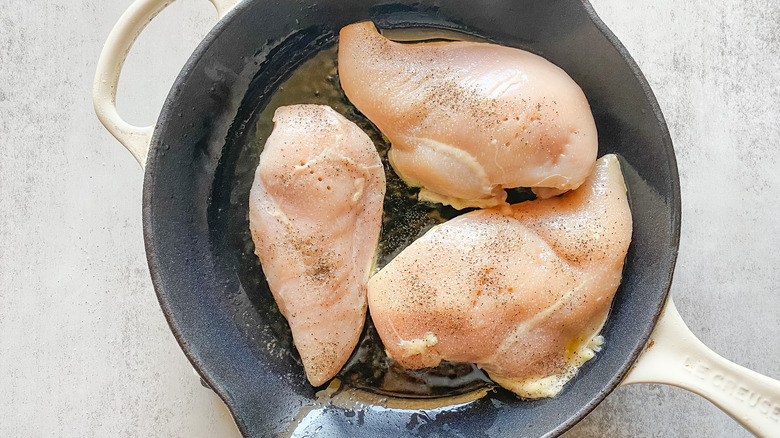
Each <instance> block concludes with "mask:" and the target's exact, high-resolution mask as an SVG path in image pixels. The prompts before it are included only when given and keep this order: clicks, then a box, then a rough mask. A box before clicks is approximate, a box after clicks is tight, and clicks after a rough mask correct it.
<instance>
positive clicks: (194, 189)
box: [96, 0, 680, 437]
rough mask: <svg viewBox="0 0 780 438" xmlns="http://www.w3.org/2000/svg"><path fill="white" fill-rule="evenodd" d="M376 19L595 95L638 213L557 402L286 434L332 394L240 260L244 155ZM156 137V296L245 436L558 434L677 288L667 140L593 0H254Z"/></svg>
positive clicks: (232, 22) (150, 164)
mask: <svg viewBox="0 0 780 438" xmlns="http://www.w3.org/2000/svg"><path fill="white" fill-rule="evenodd" d="M212 2H214V3H215V5H217V7H218V9H219V8H221V10H222V11H223V12H224V11H225V10H227V9H229V6H232V5H230V4H228V5H226V4H225V3H228V2H229V0H219V1H217V0H212ZM164 6H165V5H164V3H163V2H161V1H159V0H157V1H155V0H149V1H144V0H141V1H140V2H137V4H136V5H134V6H133V7H134V8H136V10H135V11H130V12H129V13H134V14H136V15H138V16H143V15H144V14H145V15H148V16H152V15H153V14H154V13H155V11H157V10H160V9H162V8H163V7H164ZM367 19H370V20H373V21H374V22H375V23H377V25H378V27H380V28H383V29H394V28H409V27H412V28H415V27H419V28H439V29H451V30H455V31H458V32H463V33H467V34H473V35H478V36H481V37H484V38H486V39H488V40H490V41H493V42H496V43H499V44H504V45H507V46H513V47H519V48H523V49H526V50H529V51H532V52H534V53H537V54H540V55H542V56H544V57H545V58H547V59H548V60H550V61H552V62H553V63H555V64H557V65H558V66H560V67H562V68H563V69H564V70H565V71H566V72H567V73H568V74H569V75H570V76H571V77H572V78H573V79H574V80H575V81H576V82H577V83H578V84H579V85H580V87H581V88H582V89H583V91H584V92H585V94H586V96H587V97H588V100H589V102H590V105H591V108H592V111H593V115H594V118H595V121H596V125H597V128H598V132H599V156H601V155H603V154H605V153H616V154H619V156H620V157H621V163H622V164H623V170H624V175H625V179H626V183H627V186H628V189H629V195H630V202H631V208H632V212H633V218H634V224H633V226H634V234H633V241H632V244H631V247H630V249H629V252H628V256H627V259H626V264H625V271H624V277H623V282H622V284H621V286H620V288H619V290H618V292H617V295H616V297H615V300H614V303H613V305H612V311H611V314H610V317H609V320H608V321H607V323H606V325H605V327H604V330H603V335H604V337H605V338H606V343H605V347H604V349H603V350H602V351H601V352H600V353H599V354H598V355H597V357H596V359H595V360H592V361H589V362H588V363H586V364H585V365H584V366H583V367H582V369H581V371H580V372H579V374H578V375H577V376H576V377H575V378H574V379H573V380H572V381H571V382H569V383H568V384H567V385H566V386H565V388H564V390H563V392H562V393H561V394H560V395H558V396H557V397H555V398H552V399H544V400H535V401H522V400H520V399H519V398H517V397H515V396H514V395H512V394H511V393H509V392H507V391H504V390H502V389H496V390H494V391H491V392H489V393H488V394H487V395H486V396H484V397H482V398H479V399H477V400H474V401H471V402H467V403H460V404H456V405H446V403H447V402H446V401H442V403H441V404H444V405H445V406H441V407H438V408H431V409H423V410H412V409H400V408H392V407H385V406H383V405H372V404H368V405H362V404H356V405H354V406H352V407H338V406H324V407H321V408H318V409H317V410H316V412H314V413H313V414H311V415H309V416H308V417H306V419H305V421H302V422H300V424H298V425H297V429H296V428H295V426H296V424H295V423H293V424H292V426H291V425H290V424H291V422H292V420H293V419H294V417H295V416H296V414H298V413H299V411H300V409H301V406H302V405H303V406H306V405H312V404H315V403H316V400H317V394H316V393H317V391H320V390H322V388H312V387H311V386H309V384H308V383H307V381H306V379H305V377H304V374H303V369H302V367H301V365H300V362H299V360H298V359H297V355H296V353H295V352H294V347H293V345H292V343H291V339H290V337H289V333H288V331H287V327H286V323H285V321H284V319H283V318H282V317H281V315H279V313H278V310H277V309H276V306H275V304H274V302H273V299H272V297H271V294H270V293H269V292H268V291H267V289H264V288H266V286H265V285H264V283H263V282H262V271H261V270H260V269H259V265H252V264H251V263H250V264H249V265H247V260H248V258H247V256H246V254H251V252H252V248H251V247H249V246H247V245H245V244H244V241H242V240H241V239H238V238H236V237H235V236H237V235H241V233H245V232H246V231H245V230H246V228H247V227H248V219H247V217H246V205H247V196H248V191H249V185H250V184H251V181H246V180H242V179H240V178H237V175H244V174H246V172H247V170H248V169H249V170H250V171H251V169H254V167H255V166H256V164H257V161H256V160H257V156H256V154H255V155H252V153H251V152H248V151H251V150H252V147H251V146H252V145H251V141H252V139H253V135H254V133H253V129H254V126H255V125H256V118H257V114H258V113H259V112H260V110H262V108H263V107H264V105H265V104H266V103H267V100H268V97H269V95H270V94H271V92H273V91H274V90H275V89H276V87H277V86H278V84H279V83H280V82H281V81H282V80H284V79H285V78H286V77H287V75H288V74H289V72H290V71H292V70H293V69H294V68H295V67H296V66H298V65H300V63H301V62H303V61H304V60H306V59H308V58H310V57H311V56H312V55H313V54H315V53H316V52H317V51H319V50H321V49H323V48H326V47H329V46H332V45H333V44H334V43H335V42H336V39H337V35H338V31H339V29H340V28H341V27H343V26H345V25H347V24H350V23H354V22H358V21H363V20H367ZM139 31H140V30H138V29H136V30H133V29H131V28H129V27H128V29H125V33H126V34H127V35H125V36H124V37H125V38H128V39H129V40H130V44H131V43H132V39H133V38H134V36H135V35H130V33H132V32H135V34H137V32H139ZM112 37H113V36H112ZM121 56H123V54H122V55H121ZM122 59H123V58H122ZM101 62H103V60H102V59H101ZM120 65H121V62H120ZM117 75H118V73H117ZM114 79H115V78H114ZM96 84H97V79H96ZM112 92H113V90H112ZM112 97H113V96H112ZM96 106H97V104H96ZM100 112H101V110H100V109H98V113H99V114H100ZM101 119H103V118H101ZM104 123H107V122H106V120H104ZM107 127H109V130H112V128H113V129H114V130H116V131H117V132H120V131H122V130H124V131H126V132H125V134H126V133H127V132H130V131H132V130H133V127H129V125H128V126H121V125H118V124H117V125H116V126H109V125H108V123H107ZM114 130H112V132H114V133H115V135H117V137H118V138H119V137H121V132H120V133H117V132H115V131H114ZM137 131H138V132H139V134H138V135H136V136H135V137H132V136H130V137H127V138H125V140H126V144H127V145H128V148H129V149H131V152H134V155H136V157H137V158H138V159H139V162H141V163H142V165H143V163H144V155H145V151H144V150H143V148H142V147H135V146H134V145H139V144H141V143H143V141H144V138H145V136H147V135H150V133H151V132H152V131H151V128H147V129H146V130H137ZM153 132H154V133H153V136H152V137H151V143H150V149H149V154H148V160H146V174H145V179H144V196H143V223H144V237H145V240H146V251H147V257H148V261H149V268H150V271H151V274H152V279H153V282H154V286H155V289H156V291H157V294H158V297H159V300H160V304H161V306H162V308H163V311H164V313H165V316H166V318H167V319H168V322H169V324H170V326H171V329H172V330H173V332H174V334H175V336H176V339H177V340H178V342H179V343H180V345H181V347H182V349H183V350H184V352H185V354H186V355H187V357H188V358H189V359H190V361H191V362H192V363H193V365H194V366H195V368H196V369H197V370H198V372H199V373H200V374H201V376H202V378H203V380H204V381H205V382H206V383H207V384H208V385H209V386H210V387H211V388H213V389H214V391H216V392H217V394H219V396H220V397H221V398H222V399H223V400H224V401H225V403H226V404H227V406H228V407H229V409H230V411H231V412H232V413H233V416H234V418H235V419H236V423H237V424H238V427H239V429H240V430H241V432H242V433H243V434H244V435H247V436H269V435H276V434H279V433H288V434H292V435H295V436H298V435H301V436H303V435H307V434H314V433H316V434H317V436H325V437H348V436H358V435H362V436H372V437H373V436H445V435H446V436H469V437H470V436H493V437H503V436H517V435H521V434H522V435H524V436H556V435H559V434H561V433H563V432H564V431H565V430H567V429H568V428H570V427H571V426H572V425H573V424H574V423H576V422H577V421H578V420H580V419H581V418H583V417H584V416H585V415H586V414H587V413H588V412H590V411H591V410H592V409H593V408H594V407H595V406H596V405H597V404H598V403H599V402H601V400H603V399H604V397H606V396H607V394H609V393H610V392H611V391H612V390H613V389H614V388H615V387H616V386H617V385H618V384H619V383H620V382H621V380H622V379H623V377H624V376H625V375H626V373H627V372H628V371H629V369H630V367H631V365H632V364H633V363H634V361H635V360H636V358H637V357H638V355H639V354H640V352H641V350H642V349H643V347H644V345H645V343H646V342H647V340H648V338H649V336H650V334H651V331H652V329H653V327H654V324H655V322H656V320H657V319H658V317H659V314H660V312H661V310H662V308H663V305H664V303H665V300H666V297H667V294H668V291H669V286H670V282H671V279H672V272H673V269H674V263H675V259H676V256H677V248H678V240H679V233H680V187H679V180H678V175H677V167H676V162H675V157H674V151H673V148H672V142H671V139H670V138H669V133H668V131H667V127H666V124H665V122H664V119H663V116H662V114H661V111H660V109H659V107H658V104H657V102H656V100H655V98H654V96H653V94H652V92H651V90H650V88H649V86H648V84H647V82H646V81H645V79H644V78H643V76H642V74H641V73H640V71H639V69H638V68H637V66H636V64H635V63H634V61H633V60H632V59H631V57H630V56H629V54H628V53H627V52H626V50H625V49H624V48H623V46H622V45H620V43H619V42H618V40H617V39H616V38H615V36H614V35H613V34H612V33H611V32H610V31H609V30H608V29H607V28H606V26H605V25H604V24H603V23H602V22H601V21H600V20H599V19H598V17H597V16H596V14H595V12H594V11H593V9H592V8H591V6H590V5H589V4H588V3H587V1H585V0H557V1H533V0H527V1H507V0H493V1H490V2H484V3H483V4H481V5H479V6H476V5H475V4H474V2H472V1H468V0H449V1H431V0H422V1H419V2H418V1H415V2H409V3H397V4H396V3H393V4H388V3H385V2H381V1H377V0H370V1H366V0H322V1H316V2H313V1H311V2H310V1H289V0H263V1H249V0H247V1H244V2H242V3H240V4H238V5H237V6H236V7H235V8H234V9H232V11H230V12H229V13H228V14H227V16H225V17H224V19H223V20H222V21H220V23H219V24H218V25H217V26H216V27H215V28H214V29H213V30H212V31H211V32H210V33H209V34H208V36H207V37H206V38H205V39H204V41H203V42H202V43H201V45H200V46H199V47H198V49H197V50H196V51H195V53H194V54H193V55H192V57H191V58H190V60H189V61H188V63H187V65H186V66H185V67H184V69H183V70H182V72H181V74H180V75H179V77H178V79H177V80H176V82H175V84H174V86H173V88H172V90H171V92H170V94H169V96H168V99H167V101H166V103H165V106H164V107H163V109H162V112H161V114H160V117H159V119H158V122H157V125H156V128H155V129H154V131H153ZM128 143H129V144H128ZM255 150H256V148H255ZM242 245H243V246H242ZM299 419H300V418H299Z"/></svg>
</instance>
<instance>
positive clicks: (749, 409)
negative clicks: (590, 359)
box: [621, 297, 780, 437]
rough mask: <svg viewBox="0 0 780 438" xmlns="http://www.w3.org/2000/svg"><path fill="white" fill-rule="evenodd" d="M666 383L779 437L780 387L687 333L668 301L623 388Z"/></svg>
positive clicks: (762, 434)
mask: <svg viewBox="0 0 780 438" xmlns="http://www.w3.org/2000/svg"><path fill="white" fill-rule="evenodd" d="M632 383H663V384H667V385H673V386H677V387H680V388H683V389H686V390H688V391H691V392H694V393H696V394H699V395H701V396H702V397H704V398H706V399H707V400H709V401H711V402H712V403H714V404H715V405H716V406H718V407H719V408H721V409H722V410H723V411H724V412H726V413H727V414H729V415H730V416H731V417H732V418H734V419H735V420H737V421H738V422H739V423H741V424H742V425H743V426H744V427H745V428H746V429H748V430H749V431H750V432H752V433H753V434H755V435H756V436H759V437H778V436H780V382H779V381H777V380H774V379H772V378H769V377H767V376H764V375H761V374H759V373H757V372H755V371H751V370H749V369H747V368H744V367H742V366H739V365H737V364H735V363H733V362H730V361H728V360H726V359H724V358H723V357H721V356H719V355H717V354H716V353H715V352H713V351H712V350H710V349H709V348H707V346H706V345H704V344H703V343H702V342H701V341H700V340H699V339H697V338H696V336H695V335H694V334H693V333H692V332H691V331H690V330H689V329H688V327H687V326H686V325H685V322H683V320H682V318H681V317H680V314H679V313H678V312H677V309H676V308H675V306H674V303H673V302H672V299H671V297H670V298H669V300H668V302H667V304H666V308H665V309H664V312H663V313H662V315H661V318H660V319H659V320H658V324H657V325H656V327H655V330H654V331H653V334H652V336H650V341H649V342H648V344H647V347H645V351H644V352H643V353H642V355H641V356H640V357H639V359H638V360H637V362H636V364H635V365H634V368H633V369H632V370H631V372H630V373H629V374H628V376H626V378H625V379H624V380H623V382H622V383H621V385H628V384H632Z"/></svg>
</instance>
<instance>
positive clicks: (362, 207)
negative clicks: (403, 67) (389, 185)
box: [249, 105, 385, 386]
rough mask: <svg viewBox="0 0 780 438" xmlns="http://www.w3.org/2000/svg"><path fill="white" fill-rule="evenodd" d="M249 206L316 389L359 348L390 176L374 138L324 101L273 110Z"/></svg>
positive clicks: (261, 253) (262, 254)
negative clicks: (273, 123)
mask: <svg viewBox="0 0 780 438" xmlns="http://www.w3.org/2000/svg"><path fill="white" fill-rule="evenodd" d="M274 122H275V125H274V130H273V132H272V133H271V135H270V136H269V137H268V141H267V142H266V144H265V148H264V149H263V152H262V154H261V155H260V164H259V165H258V167H257V171H256V174H255V180H254V184H253V186H252V189H251V193H250V200H249V225H250V228H251V231H252V238H253V240H254V242H255V253H256V254H257V256H258V257H259V258H260V262H261V264H262V267H263V272H264V273H265V276H266V278H267V280H268V285H269V287H270V289H271V292H272V293H273V295H274V298H275V299H276V303H277V304H278V305H279V310H280V311H281V312H282V314H283V315H284V317H285V318H287V321H288V323H289V324H290V329H291V330H292V335H293V341H294V342H295V347H296V348H297V349H298V352H299V353H300V356H301V360H302V361H303V366H304V368H305V370H306V375H307V377H308V379H309V382H311V384H312V385H314V386H319V385H322V384H323V383H325V382H327V381H328V380H329V379H330V378H332V377H333V376H334V375H336V373H337V372H338V371H339V370H340V369H341V367H342V366H343V365H344V363H346V361H347V359H348V358H349V356H350V354H351V353H352V351H353V350H354V348H355V346H356V345H357V342H358V337H359V336H360V332H361V331H362V329H363V323H364V322H365V317H366V316H365V315H366V284H367V282H368V278H369V274H370V273H371V271H372V269H373V264H374V260H375V256H376V250H377V245H378V241H379V231H380V229H381V226H382V202H383V198H384V194H385V176H384V169H383V168H382V163H381V161H380V158H379V154H378V153H377V151H376V148H375V147H374V144H373V142H372V141H371V139H369V137H368V136H367V135H366V134H365V133H364V132H363V131H362V130H360V128H358V127H357V126H356V125H355V124H354V123H352V122H350V121H349V120H347V119H346V118H344V117H343V116H341V115H340V114H338V113H337V112H336V111H334V110H333V109H331V108H330V107H327V106H322V105H292V106H286V107H281V108H279V109H277V110H276V113H275V114H274Z"/></svg>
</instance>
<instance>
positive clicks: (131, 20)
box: [92, 0, 239, 168]
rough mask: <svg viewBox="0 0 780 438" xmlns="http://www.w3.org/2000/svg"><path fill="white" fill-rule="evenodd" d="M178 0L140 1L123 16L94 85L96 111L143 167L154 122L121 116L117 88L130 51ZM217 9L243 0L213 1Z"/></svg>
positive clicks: (220, 10)
mask: <svg viewBox="0 0 780 438" xmlns="http://www.w3.org/2000/svg"><path fill="white" fill-rule="evenodd" d="M173 1H174V0H136V1H135V2H134V3H133V4H132V5H130V7H129V8H128V9H127V11H125V13H124V14H122V16H121V17H120V18H119V21H117V23H116V25H115V26H114V28H113V29H112V30H111V33H110V34H109V35H108V39H106V44H105V46H103V51H102V52H101V53H100V58H99V59H98V64H97V71H96V72H95V80H94V82H93V84H92V103H93V104H94V106H95V113H96V114H97V116H98V119H100V122H101V123H102V124H103V126H105V127H106V129H107V130H108V132H110V133H111V134H112V135H113V136H114V137H116V139H117V140H119V142H120V143H122V144H123V145H124V146H125V148H127V150H128V151H130V153H131V154H132V155H133V157H135V159H136V161H138V164H140V165H141V167H142V168H143V167H144V166H145V165H146V156H147V154H148V152H149V143H150V142H151V139H152V132H153V131H154V125H150V126H133V125H131V124H129V123H127V122H126V121H125V120H124V119H122V117H121V116H120V115H119V113H118V112H117V109H116V91H117V85H118V84H119V75H120V74H121V72H122V67H123V66H124V63H125V59H126V58H127V54H128V53H129V52H130V49H131V48H132V47H133V43H135V40H136V39H137V38H138V35H140V34H141V32H142V31H143V30H144V28H146V26H147V25H148V24H149V23H150V22H151V21H152V19H153V18H154V17H156V16H157V14H159V13H160V12H161V11H162V10H163V9H165V8H166V7H167V6H168V5H170V4H171V3H173ZM209 1H210V2H211V3H212V4H213V5H214V7H215V8H216V9H217V13H218V14H219V18H220V19H221V18H222V17H223V16H224V15H225V14H227V13H228V11H230V10H231V9H232V8H233V6H235V5H236V4H237V3H238V1H239V0H209Z"/></svg>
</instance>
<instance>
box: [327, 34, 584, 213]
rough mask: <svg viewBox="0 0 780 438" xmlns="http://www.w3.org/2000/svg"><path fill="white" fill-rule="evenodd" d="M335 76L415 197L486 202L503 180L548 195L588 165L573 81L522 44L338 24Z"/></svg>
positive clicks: (574, 183) (577, 179) (580, 101)
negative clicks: (416, 191) (395, 34)
mask: <svg viewBox="0 0 780 438" xmlns="http://www.w3.org/2000/svg"><path fill="white" fill-rule="evenodd" d="M338 62H339V67H338V69H339V76H340V78H341V86H342V88H343V89H344V91H345V92H346V94H347V97H349V100H350V101H351V102H352V103H353V104H354V105H355V106H356V107H357V108H358V109H359V110H360V111H361V112H362V113H363V114H365V115H366V116H367V117H368V118H369V119H370V120H371V121H372V122H373V123H374V124H376V126H377V127H378V128H379V129H380V130H381V131H382V132H383V133H384V134H385V135H386V136H387V137H388V138H389V139H390V141H391V142H392V148H391V149H390V152H389V158H390V162H391V164H392V165H393V168H394V169H395V171H396V172H397V173H398V175H399V176H401V178H403V179H404V180H405V181H406V182H407V183H408V184H410V185H413V186H419V187H423V189H422V190H421V192H420V195H419V196H420V199H422V200H428V201H433V202H442V203H445V204H449V205H452V206H453V207H455V208H464V207H489V206H495V205H499V204H501V203H502V202H504V200H505V199H506V192H505V191H504V190H503V189H504V188H512V187H535V188H537V189H535V191H536V193H537V195H539V196H541V197H549V196H552V195H556V194H559V193H562V192H564V191H566V190H570V189H574V188H577V187H579V185H580V184H582V182H583V181H585V178H586V177H587V176H588V175H589V174H590V172H591V170H592V169H593V163H594V162H595V160H596V153H597V135H596V125H595V124H594V122H593V116H592V115H591V111H590V106H589V105H588V101H587V99H586V98H585V95H584V94H583V92H582V90H581V89H580V88H579V86H577V84H576V83H575V82H574V81H573V80H572V79H571V78H570V77H569V76H568V75H567V74H566V73H565V72H564V71H563V70H561V69H560V68H558V67H556V66H555V65H554V64H552V63H550V62H548V61H547V60H545V59H544V58H541V57H539V56H537V55H534V54H532V53H529V52H526V51H523V50H519V49H514V48H510V47H504V46H499V45H495V44H486V43H475V42H436V43H421V44H401V43H396V42H393V41H390V40H388V39H386V38H384V37H383V36H382V35H380V34H379V33H378V32H377V30H376V28H375V27H374V25H373V24H372V23H370V22H365V23H357V24H352V25H349V26H346V27H344V28H343V29H342V30H341V34H340V40H339V55H338Z"/></svg>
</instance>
